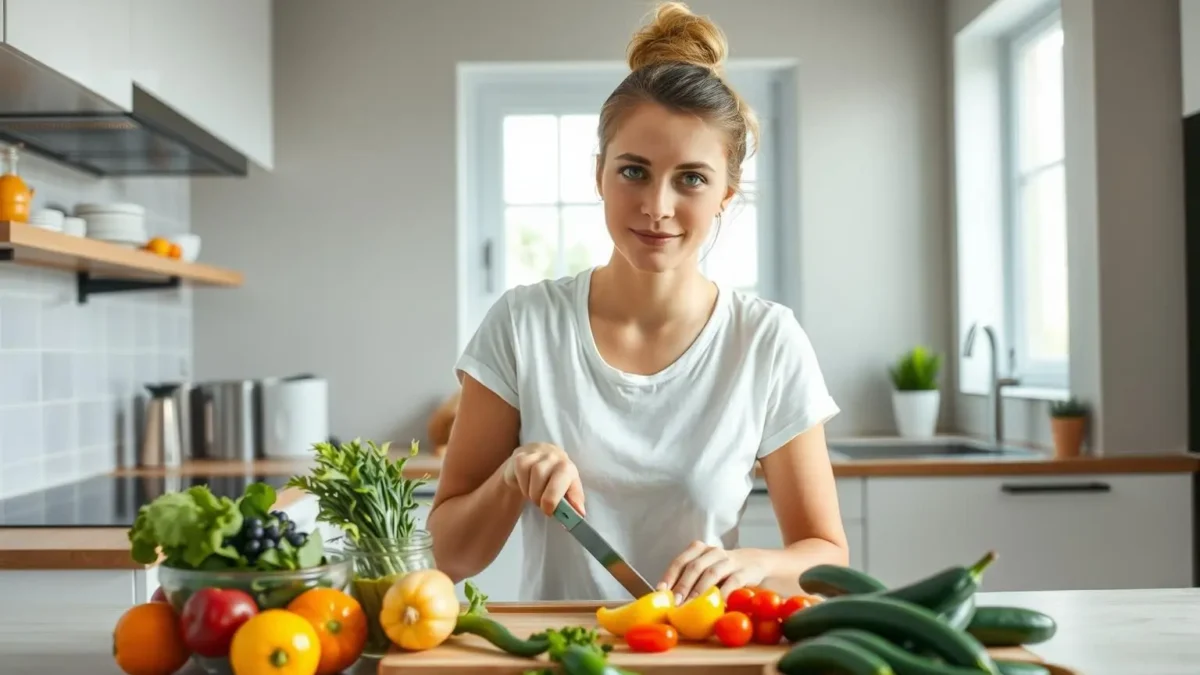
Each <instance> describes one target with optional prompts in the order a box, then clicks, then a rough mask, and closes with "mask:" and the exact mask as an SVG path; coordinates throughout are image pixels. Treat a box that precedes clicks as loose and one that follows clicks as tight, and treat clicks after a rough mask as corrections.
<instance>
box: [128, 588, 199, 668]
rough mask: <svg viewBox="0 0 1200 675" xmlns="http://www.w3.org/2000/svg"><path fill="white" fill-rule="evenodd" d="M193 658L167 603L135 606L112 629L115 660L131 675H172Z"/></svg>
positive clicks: (176, 617) (172, 611)
mask: <svg viewBox="0 0 1200 675" xmlns="http://www.w3.org/2000/svg"><path fill="white" fill-rule="evenodd" d="M190 656H191V654H189V653H188V650H187V647H186V646H185V645H184V644H183V633H182V631H181V629H180V625H179V617H178V616H177V615H176V614H175V610H174V609H172V607H171V605H169V604H167V603H164V602H147V603H145V604H141V605H134V606H133V607H130V608H129V609H127V610H126V611H125V613H124V614H122V615H121V618H120V619H118V620H117V625H116V628H114V629H113V659H114V660H115V661H116V662H117V666H118V667H120V669H121V670H123V671H124V672H126V673H128V675H171V674H172V673H174V672H175V671H177V670H179V669H180V668H182V667H183V664H185V663H187V660H188V658H189V657H190Z"/></svg>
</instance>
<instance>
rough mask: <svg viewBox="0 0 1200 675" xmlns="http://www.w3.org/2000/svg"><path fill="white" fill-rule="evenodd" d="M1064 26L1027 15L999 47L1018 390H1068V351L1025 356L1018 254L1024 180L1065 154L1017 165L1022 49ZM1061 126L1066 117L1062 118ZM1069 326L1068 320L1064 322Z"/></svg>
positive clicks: (1009, 314)
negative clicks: (1050, 356)
mask: <svg viewBox="0 0 1200 675" xmlns="http://www.w3.org/2000/svg"><path fill="white" fill-rule="evenodd" d="M1055 27H1058V28H1059V29H1060V30H1061V27H1062V11H1061V8H1059V7H1058V6H1052V7H1051V8H1049V9H1048V10H1046V11H1043V12H1039V13H1037V14H1036V15H1033V16H1031V17H1030V18H1029V19H1028V20H1027V21H1025V22H1023V23H1022V24H1021V25H1020V26H1018V27H1017V28H1015V29H1014V30H1013V31H1012V32H1011V33H1009V35H1008V36H1007V39H1006V40H1005V41H1004V42H1003V43H1002V49H1003V50H1004V51H1003V58H1002V59H1001V61H1000V62H1001V64H1002V77H1003V83H1002V86H1001V92H1002V97H1003V99H1002V100H1003V105H1004V114H1003V116H1002V119H1003V125H1004V126H1003V129H1004V135H1005V139H1004V157H1003V166H1004V183H1005V185H1004V209H1005V213H1004V220H1003V223H1004V236H1003V241H1004V245H1005V250H1004V312H1005V318H1006V321H1005V324H1006V325H1007V330H1006V331H1005V332H1006V333H1007V335H1006V338H1007V340H1006V342H1007V343H1008V357H1009V368H1010V371H1011V373H1012V374H1013V375H1014V376H1016V377H1018V378H1019V379H1020V381H1021V385H1022V386H1029V387H1049V388H1066V387H1067V386H1068V383H1069V377H1070V374H1069V367H1070V353H1069V351H1068V354H1067V356H1066V358H1064V359H1059V360H1046V359H1033V358H1031V357H1030V356H1029V355H1028V353H1027V352H1026V345H1027V344H1028V338H1027V335H1026V326H1025V324H1026V322H1025V311H1024V310H1025V308H1024V307H1022V306H1021V302H1022V298H1024V297H1025V296H1024V291H1025V285H1024V283H1025V274H1024V264H1025V261H1024V260H1023V256H1022V253H1021V252H1022V251H1023V247H1022V244H1023V234H1024V225H1023V223H1022V222H1021V203H1022V202H1021V196H1022V182H1023V181H1024V180H1026V179H1027V178H1028V177H1030V176H1033V175H1036V174H1037V173H1040V172H1044V171H1046V170H1049V169H1052V168H1054V167H1063V169H1064V171H1065V167H1066V152H1065V149H1064V152H1063V156H1062V157H1060V158H1059V159H1058V160H1057V161H1054V162H1049V163H1047V164H1044V165H1040V166H1037V167H1034V168H1032V169H1030V170H1028V171H1024V170H1022V168H1021V165H1020V124H1021V112H1020V111H1021V97H1020V92H1021V84H1020V67H1019V59H1020V56H1021V51H1022V49H1023V48H1024V47H1026V46H1028V45H1029V44H1031V43H1033V42H1035V41H1036V40H1037V39H1039V38H1040V37H1042V36H1043V35H1045V34H1046V33H1047V32H1048V31H1050V30H1053V29H1054V28H1055ZM1064 125H1065V119H1064ZM1063 198H1064V204H1065V203H1066V195H1065V194H1064V196H1063ZM1068 324H1069V321H1068Z"/></svg>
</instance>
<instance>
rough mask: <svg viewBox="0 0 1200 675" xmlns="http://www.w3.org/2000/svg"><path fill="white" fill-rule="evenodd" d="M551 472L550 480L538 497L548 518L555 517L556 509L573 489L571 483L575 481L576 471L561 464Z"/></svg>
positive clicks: (569, 466)
mask: <svg viewBox="0 0 1200 675" xmlns="http://www.w3.org/2000/svg"><path fill="white" fill-rule="evenodd" d="M551 471H552V473H551V474H550V478H549V479H548V480H547V481H546V487H545V488H544V489H543V490H542V493H541V495H540V496H539V497H538V504H539V505H540V506H541V507H542V512H543V513H545V514H546V515H548V516H551V515H554V509H556V508H558V503H559V502H560V501H562V498H563V496H564V495H566V494H567V490H568V489H569V488H570V487H571V483H572V482H573V481H574V480H575V470H574V469H573V468H571V465H569V464H559V465H557V466H555V467H554V468H553V469H552V470H551Z"/></svg>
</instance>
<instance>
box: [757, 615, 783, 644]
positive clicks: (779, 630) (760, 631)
mask: <svg viewBox="0 0 1200 675" xmlns="http://www.w3.org/2000/svg"><path fill="white" fill-rule="evenodd" d="M781 637H783V626H782V625H781V624H780V623H779V621H778V620H777V619H759V620H757V621H755V622H754V641H755V642H757V643H758V644H760V645H777V644H779V638H781Z"/></svg>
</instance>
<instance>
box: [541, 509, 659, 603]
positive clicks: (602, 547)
mask: <svg viewBox="0 0 1200 675" xmlns="http://www.w3.org/2000/svg"><path fill="white" fill-rule="evenodd" d="M554 518H555V520H557V521H558V522H560V523H562V524H563V527H565V528H567V532H570V533H571V536H573V537H575V540H576V541H578V542H579V543H580V544H582V545H583V548H585V549H586V550H587V552H588V553H590V554H592V557H593V558H595V559H596V560H597V561H599V562H600V564H601V565H603V566H604V569H606V570H608V573H609V574H611V575H612V576H613V578H614V579H616V580H617V581H618V582H620V584H621V585H622V586H624V587H625V590H627V591H629V594H630V595H632V596H633V597H634V598H640V597H642V596H643V595H646V594H647V593H652V592H654V587H653V586H651V585H650V583H649V582H648V581H646V579H645V577H643V576H642V575H641V574H638V571H637V570H635V569H633V567H632V566H630V564H629V563H628V562H626V561H625V558H623V557H621V554H619V553H617V552H616V550H614V549H613V547H612V546H611V545H610V544H609V543H608V541H607V540H606V539H605V538H604V537H602V536H600V533H599V532H597V531H596V529H595V528H594V527H592V525H591V523H589V522H587V521H586V520H584V519H583V516H581V515H579V512H578V511H576V510H575V507H574V506H571V504H570V503H568V502H567V500H566V499H562V500H559V502H558V506H557V507H556V508H555V509H554Z"/></svg>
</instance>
